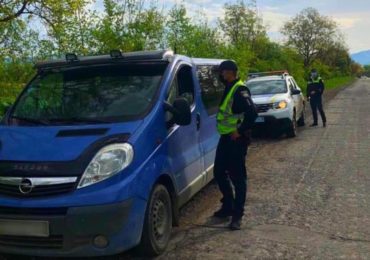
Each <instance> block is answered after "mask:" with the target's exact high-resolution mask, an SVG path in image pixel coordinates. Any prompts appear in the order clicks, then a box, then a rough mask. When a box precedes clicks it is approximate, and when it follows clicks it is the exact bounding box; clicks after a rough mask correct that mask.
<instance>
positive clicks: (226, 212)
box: [213, 207, 233, 218]
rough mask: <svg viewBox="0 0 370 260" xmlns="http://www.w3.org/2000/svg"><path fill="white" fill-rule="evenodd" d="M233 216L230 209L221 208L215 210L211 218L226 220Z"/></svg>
mask: <svg viewBox="0 0 370 260" xmlns="http://www.w3.org/2000/svg"><path fill="white" fill-rule="evenodd" d="M232 215H233V211H232V209H229V208H225V207H221V208H220V209H219V210H217V211H216V212H215V213H213V216H214V217H216V218H227V217H230V216H232Z"/></svg>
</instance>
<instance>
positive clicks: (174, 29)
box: [166, 5, 194, 54]
mask: <svg viewBox="0 0 370 260" xmlns="http://www.w3.org/2000/svg"><path fill="white" fill-rule="evenodd" d="M169 17H170V18H169V19H168V20H167V23H166V28H167V30H166V32H167V44H168V46H169V47H170V48H171V49H173V50H174V51H175V53H182V54H186V47H185V45H186V42H187V37H188V36H189V34H190V32H191V31H192V30H193V29H194V28H193V26H192V24H191V21H190V18H189V17H187V13H186V8H185V6H184V5H174V6H173V7H172V8H171V10H170V11H169Z"/></svg>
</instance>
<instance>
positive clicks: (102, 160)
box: [78, 143, 134, 188]
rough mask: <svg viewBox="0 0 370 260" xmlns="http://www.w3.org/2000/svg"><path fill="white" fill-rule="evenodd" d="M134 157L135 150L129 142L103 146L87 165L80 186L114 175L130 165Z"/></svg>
mask: <svg viewBox="0 0 370 260" xmlns="http://www.w3.org/2000/svg"><path fill="white" fill-rule="evenodd" d="M133 158H134V150H133V148H132V146H131V145H130V144H128V143H123V144H111V145H107V146H105V147H103V148H102V149H100V151H99V152H98V153H97V154H96V155H95V156H94V158H93V159H92V160H91V162H90V163H89V165H88V166H87V168H86V170H85V172H84V174H83V175H82V178H81V180H80V183H79V184H78V188H82V187H86V186H89V185H91V184H94V183H97V182H100V181H102V180H105V179H107V178H110V177H112V176H113V175H115V174H117V173H119V172H120V171H122V170H123V169H125V168H126V167H127V166H129V165H130V164H131V162H132V160H133Z"/></svg>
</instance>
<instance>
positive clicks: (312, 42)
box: [281, 8, 337, 68]
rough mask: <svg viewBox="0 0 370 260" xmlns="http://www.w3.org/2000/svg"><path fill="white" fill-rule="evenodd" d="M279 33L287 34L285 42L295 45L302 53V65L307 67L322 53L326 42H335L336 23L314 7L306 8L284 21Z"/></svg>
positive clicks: (325, 47)
mask: <svg viewBox="0 0 370 260" xmlns="http://www.w3.org/2000/svg"><path fill="white" fill-rule="evenodd" d="M281 33H282V34H283V35H285V36H287V38H288V41H287V44H288V45H290V46H293V47H295V48H296V49H297V51H298V53H299V54H300V55H302V57H303V61H304V66H305V67H306V68H308V67H309V66H310V65H311V64H312V62H313V61H314V60H315V59H316V58H318V57H319V56H320V55H321V54H323V53H324V50H325V49H327V46H328V43H333V42H335V39H336V36H337V24H336V23H335V22H334V21H333V20H332V19H330V18H329V17H326V16H323V15H321V14H320V13H319V12H318V11H317V10H316V9H314V8H306V9H304V10H302V11H301V12H300V13H299V14H298V15H297V16H295V17H294V18H293V19H291V20H290V21H288V22H287V23H285V25H284V26H283V28H282V30H281Z"/></svg>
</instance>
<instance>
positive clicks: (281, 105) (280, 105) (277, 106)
mask: <svg viewBox="0 0 370 260" xmlns="http://www.w3.org/2000/svg"><path fill="white" fill-rule="evenodd" d="M287 106H288V102H286V101H285V100H282V101H279V102H275V103H274V104H273V108H274V109H284V108H286V107H287Z"/></svg>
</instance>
